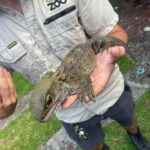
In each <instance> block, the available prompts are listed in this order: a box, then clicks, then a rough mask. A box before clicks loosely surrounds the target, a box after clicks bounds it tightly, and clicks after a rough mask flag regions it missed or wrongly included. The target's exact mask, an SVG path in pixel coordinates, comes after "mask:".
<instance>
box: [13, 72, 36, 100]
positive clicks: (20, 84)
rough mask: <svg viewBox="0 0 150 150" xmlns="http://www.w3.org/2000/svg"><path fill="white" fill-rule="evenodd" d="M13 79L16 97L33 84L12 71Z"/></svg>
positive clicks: (24, 92) (28, 89) (27, 90)
mask: <svg viewBox="0 0 150 150" xmlns="http://www.w3.org/2000/svg"><path fill="white" fill-rule="evenodd" d="M13 81H14V84H15V88H16V92H17V97H18V99H21V98H22V97H23V96H24V95H26V94H27V93H28V92H29V91H31V89H32V88H33V87H34V85H33V84H32V83H31V82H29V81H28V80H27V79H25V78H24V77H23V76H22V75H20V74H19V73H17V72H14V74H13Z"/></svg>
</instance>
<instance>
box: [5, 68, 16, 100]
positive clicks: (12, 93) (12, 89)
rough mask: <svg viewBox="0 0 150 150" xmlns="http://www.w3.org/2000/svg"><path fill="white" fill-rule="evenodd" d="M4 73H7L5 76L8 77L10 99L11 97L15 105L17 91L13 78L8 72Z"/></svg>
mask: <svg viewBox="0 0 150 150" xmlns="http://www.w3.org/2000/svg"><path fill="white" fill-rule="evenodd" d="M4 72H5V76H6V79H7V83H8V88H9V89H8V90H9V97H10V99H11V101H12V102H13V103H15V102H16V90H15V87H14V84H13V80H12V77H11V75H10V73H9V72H7V71H4Z"/></svg>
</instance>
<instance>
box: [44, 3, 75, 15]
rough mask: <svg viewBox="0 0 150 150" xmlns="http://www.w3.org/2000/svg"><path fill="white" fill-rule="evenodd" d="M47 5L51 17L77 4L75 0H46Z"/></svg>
mask: <svg viewBox="0 0 150 150" xmlns="http://www.w3.org/2000/svg"><path fill="white" fill-rule="evenodd" d="M46 5H47V12H48V14H49V17H50V16H53V15H56V14H58V13H60V12H61V11H63V10H65V9H67V8H69V7H71V6H73V5H75V2H74V0H46Z"/></svg>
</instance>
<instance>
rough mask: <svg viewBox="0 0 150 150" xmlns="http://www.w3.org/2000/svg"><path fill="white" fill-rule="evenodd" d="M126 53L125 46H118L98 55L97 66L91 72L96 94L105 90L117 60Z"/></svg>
mask: <svg viewBox="0 0 150 150" xmlns="http://www.w3.org/2000/svg"><path fill="white" fill-rule="evenodd" d="M124 54H125V49H124V47H122V46H116V47H111V48H109V49H108V50H105V51H103V52H102V53H98V54H97V55H96V62H97V64H96V68H95V69H94V70H93V72H92V74H91V80H92V85H93V89H94V95H95V96H97V95H98V94H99V93H101V92H102V91H103V90H104V88H105V86H106V85H107V83H108V81H109V78H110V76H111V73H112V71H113V69H114V66H115V62H116V60H117V59H118V58H120V57H121V56H123V55H124Z"/></svg>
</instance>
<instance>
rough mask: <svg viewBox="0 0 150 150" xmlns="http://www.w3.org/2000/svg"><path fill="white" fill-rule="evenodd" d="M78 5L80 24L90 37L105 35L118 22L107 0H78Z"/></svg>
mask: <svg viewBox="0 0 150 150" xmlns="http://www.w3.org/2000/svg"><path fill="white" fill-rule="evenodd" d="M78 7H79V17H80V20H81V24H82V26H83V28H84V30H85V31H86V32H87V34H88V35H89V36H91V37H93V36H98V37H101V36H105V35H107V34H108V33H109V32H110V31H111V30H112V29H113V28H114V26H115V25H116V24H117V22H118V15H117V13H116V12H115V11H114V9H113V7H112V6H111V4H110V3H109V1H108V0H79V1H78Z"/></svg>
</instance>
